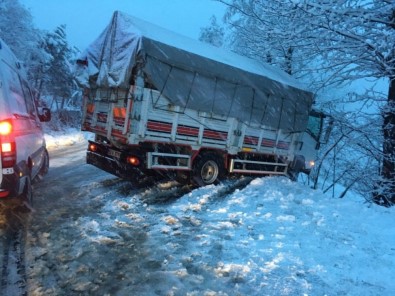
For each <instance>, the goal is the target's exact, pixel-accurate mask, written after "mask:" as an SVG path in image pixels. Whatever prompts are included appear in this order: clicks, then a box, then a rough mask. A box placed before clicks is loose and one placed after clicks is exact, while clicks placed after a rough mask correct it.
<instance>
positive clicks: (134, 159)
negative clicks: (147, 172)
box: [126, 156, 140, 166]
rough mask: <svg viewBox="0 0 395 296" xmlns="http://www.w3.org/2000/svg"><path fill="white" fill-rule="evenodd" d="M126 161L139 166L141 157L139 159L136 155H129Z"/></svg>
mask: <svg viewBox="0 0 395 296" xmlns="http://www.w3.org/2000/svg"><path fill="white" fill-rule="evenodd" d="M126 161H127V162H128V163H129V164H131V165H134V166H138V165H139V164H140V159H138V158H137V157H136V156H128V157H127V158H126Z"/></svg>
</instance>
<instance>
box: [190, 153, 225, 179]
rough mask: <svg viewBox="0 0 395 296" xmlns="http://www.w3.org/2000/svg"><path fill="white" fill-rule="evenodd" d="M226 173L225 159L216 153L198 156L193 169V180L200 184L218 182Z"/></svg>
mask: <svg viewBox="0 0 395 296" xmlns="http://www.w3.org/2000/svg"><path fill="white" fill-rule="evenodd" d="M223 174H224V165H223V161H221V159H220V158H219V157H218V156H216V155H215V154H203V155H202V156H198V159H197V160H196V162H195V165H194V169H193V182H194V183H196V185H199V186H205V185H210V184H217V183H218V182H219V181H220V179H221V178H222V177H223Z"/></svg>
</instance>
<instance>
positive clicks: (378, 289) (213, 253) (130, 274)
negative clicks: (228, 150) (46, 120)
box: [28, 132, 395, 296]
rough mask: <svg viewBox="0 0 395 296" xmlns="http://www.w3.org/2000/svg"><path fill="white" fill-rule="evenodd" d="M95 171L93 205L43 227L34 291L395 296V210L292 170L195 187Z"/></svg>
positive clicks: (34, 242) (70, 138) (66, 138)
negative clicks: (135, 183) (319, 185)
mask: <svg viewBox="0 0 395 296" xmlns="http://www.w3.org/2000/svg"><path fill="white" fill-rule="evenodd" d="M86 137H87V136H86V135H82V134H80V133H77V132H76V133H72V132H68V133H66V134H65V135H63V136H58V135H55V136H48V137H47V142H48V146H49V147H50V149H52V147H59V146H62V145H65V144H66V145H69V144H72V143H76V142H79V141H83V140H84V139H85V138H86ZM83 153H84V152H83V151H82V152H81V155H82V154H83ZM81 157H82V156H81ZM63 163H64V162H63V160H62V159H55V160H53V161H52V162H51V166H53V167H55V168H56V167H57V168H59V167H61V166H62V165H63ZM97 178H98V179H97V180H96V181H94V180H92V181H91V183H89V184H82V185H81V188H84V190H87V192H88V191H89V194H91V195H92V196H91V199H90V200H89V201H87V202H86V203H85V204H84V207H85V208H84V212H83V213H80V214H78V215H74V217H73V218H70V217H69V216H67V215H66V213H63V214H62V215H65V217H67V219H66V218H65V219H64V220H62V224H61V225H60V224H59V222H57V223H58V224H59V225H57V226H56V225H55V224H56V223H55V222H54V221H55V220H56V221H60V220H59V219H60V218H59V217H61V216H62V215H58V214H56V213H55V211H60V210H61V209H54V212H51V213H48V216H49V218H48V219H49V221H50V222H51V221H52V222H51V223H53V224H51V223H49V224H48V225H50V227H49V226H48V229H47V230H45V229H43V228H42V227H41V226H40V227H39V226H36V228H34V227H33V232H34V233H33V234H32V235H31V237H30V238H29V240H30V241H29V243H30V245H31V254H30V255H29V256H28V257H29V258H30V260H34V261H35V264H34V266H31V267H30V268H31V270H29V272H28V275H29V278H30V279H31V281H32V282H35V284H33V285H32V286H31V288H30V289H31V290H30V294H31V295H59V293H60V292H61V293H60V294H62V295H388V296H389V295H395V281H394V280H393V272H394V270H395V226H394V225H395V208H390V209H387V208H383V207H378V206H375V205H369V204H365V203H364V200H362V199H358V198H345V199H333V198H331V197H329V196H325V195H323V194H322V193H320V192H319V191H314V190H311V189H310V188H308V187H307V186H305V185H303V184H298V183H294V182H291V181H290V180H288V179H286V178H274V177H273V178H257V179H254V180H252V181H251V182H250V183H249V184H248V185H247V186H246V187H244V186H241V187H240V189H237V188H238V187H237V184H236V186H235V183H234V181H233V182H232V181H228V182H225V183H223V184H220V185H218V186H207V187H202V188H197V189H194V190H192V191H186V192H185V193H183V192H182V191H180V189H179V188H178V189H177V188H175V187H174V186H173V185H174V184H172V183H171V182H167V183H163V184H161V185H159V186H155V187H152V188H146V189H142V190H134V189H131V188H130V187H128V186H129V185H126V183H124V182H119V181H118V180H117V179H116V178H114V177H112V176H111V175H107V174H105V173H103V174H102V175H100V176H99V177H97ZM241 182H243V181H241ZM103 184H105V185H103ZM125 188H126V189H125ZM88 189H89V190H88ZM180 192H181V193H180ZM173 193H174V195H179V196H178V197H177V198H169V196H170V197H171V196H172V195H173ZM81 194H82V193H81ZM78 200H79V202H81V203H83V201H82V200H83V198H82V196H81V197H79V199H78ZM161 200H162V202H161ZM63 210H64V209H63ZM92 213H94V214H92ZM51 215H52V216H51ZM54 215H58V216H57V217H56V218H53V219H51V217H53V216H54ZM62 217H63V216H62ZM33 219H34V218H33ZM33 222H34V221H32V223H33ZM37 223H38V222H37ZM33 224H34V223H33ZM51 260H53V261H52V263H51V262H50V261H51ZM48 262H50V263H48ZM55 262H57V263H55Z"/></svg>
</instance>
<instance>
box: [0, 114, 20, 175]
mask: <svg viewBox="0 0 395 296" xmlns="http://www.w3.org/2000/svg"><path fill="white" fill-rule="evenodd" d="M0 143H1V145H0V154H1V164H2V167H3V168H11V167H13V166H14V165H15V163H16V147H15V141H14V137H13V136H12V124H11V122H10V121H0Z"/></svg>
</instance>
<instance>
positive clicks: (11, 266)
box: [1, 207, 28, 295]
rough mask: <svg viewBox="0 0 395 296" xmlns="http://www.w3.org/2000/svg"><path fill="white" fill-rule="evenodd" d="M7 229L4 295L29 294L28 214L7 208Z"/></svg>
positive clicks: (3, 258) (4, 253)
mask: <svg viewBox="0 0 395 296" xmlns="http://www.w3.org/2000/svg"><path fill="white" fill-rule="evenodd" d="M2 214H4V215H5V217H4V218H5V222H6V229H5V233H4V234H3V237H2V247H3V250H2V255H3V256H2V269H1V293H2V295H28V293H27V278H26V265H25V239H26V226H25V225H26V219H27V214H26V213H22V212H18V208H8V207H7V208H5V213H2Z"/></svg>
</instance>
